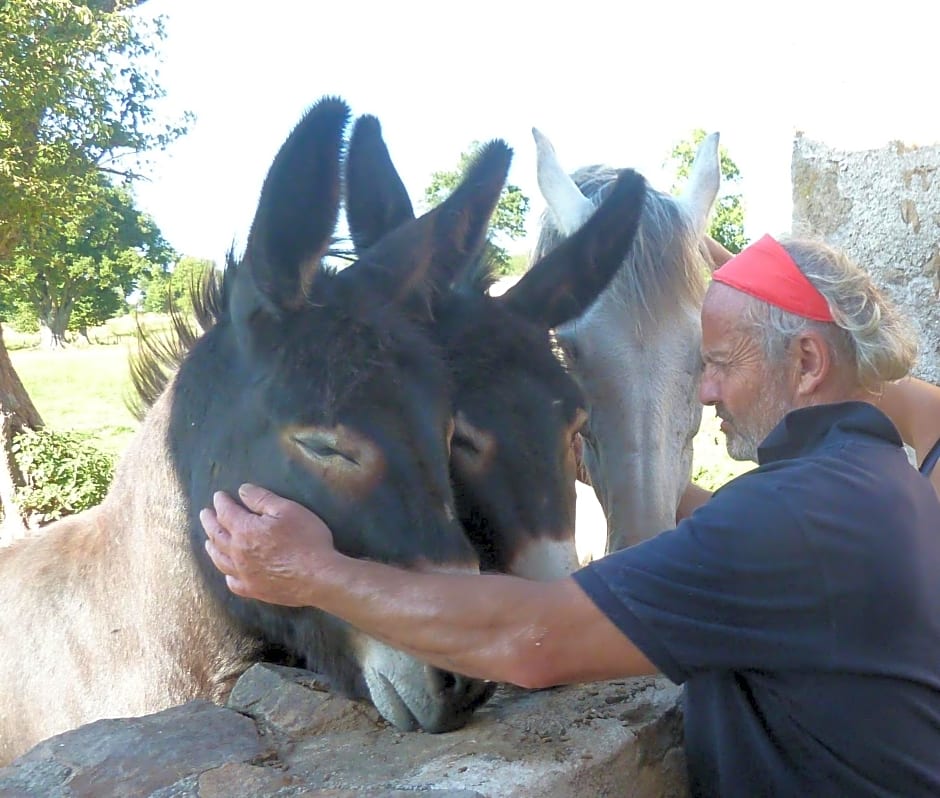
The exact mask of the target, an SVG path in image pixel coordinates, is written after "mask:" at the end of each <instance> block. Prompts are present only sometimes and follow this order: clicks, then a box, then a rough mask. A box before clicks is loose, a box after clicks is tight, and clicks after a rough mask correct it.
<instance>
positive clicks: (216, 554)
mask: <svg viewBox="0 0 940 798" xmlns="http://www.w3.org/2000/svg"><path fill="white" fill-rule="evenodd" d="M206 553H207V554H208V555H209V559H210V560H212V562H213V563H214V564H215V567H216V568H218V569H219V570H220V571H222V573H224V574H232V573H235V563H234V562H233V561H232V558H231V557H229V556H228V555H227V554H225V553H224V552H222V551H221V550H220V549H219V547H218V546H216V545H215V543H213V542H212V541H211V540H207V541H206Z"/></svg>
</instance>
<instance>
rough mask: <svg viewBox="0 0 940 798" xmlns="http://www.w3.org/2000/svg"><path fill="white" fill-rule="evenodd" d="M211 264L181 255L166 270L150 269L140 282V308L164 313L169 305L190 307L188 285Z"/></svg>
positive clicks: (211, 264) (199, 278)
mask: <svg viewBox="0 0 940 798" xmlns="http://www.w3.org/2000/svg"><path fill="white" fill-rule="evenodd" d="M214 268H215V263H213V262H212V261H211V260H205V259H203V258H193V257H190V256H188V255H187V256H184V257H182V258H180V259H179V260H178V261H177V262H176V265H175V266H173V267H172V268H171V269H168V270H161V271H157V272H154V273H153V274H152V275H151V276H150V277H149V278H148V279H146V280H144V281H142V283H141V292H142V294H143V299H142V300H141V302H140V309H141V310H143V311H145V312H147V313H168V312H169V311H170V308H171V307H174V308H176V309H177V310H180V311H183V312H189V311H190V310H192V298H191V292H192V288H193V287H195V286H197V285H198V284H199V281H200V280H201V279H202V277H203V275H205V274H206V273H207V272H210V271H211V270H212V269H214Z"/></svg>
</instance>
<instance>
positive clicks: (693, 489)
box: [676, 482, 712, 524]
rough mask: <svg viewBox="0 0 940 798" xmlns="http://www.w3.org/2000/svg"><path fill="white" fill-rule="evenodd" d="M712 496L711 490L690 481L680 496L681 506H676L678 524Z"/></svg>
mask: <svg viewBox="0 0 940 798" xmlns="http://www.w3.org/2000/svg"><path fill="white" fill-rule="evenodd" d="M711 497H712V494H711V491H709V490H705V488H700V487H699V486H698V485H696V484H695V483H694V482H690V483H689V484H688V486H687V487H686V489H685V492H684V493H683V494H682V496H681V497H680V498H679V506H678V507H677V508H676V523H677V524H678V523H679V522H680V521H681V520H682V519H683V518H688V517H689V516H690V515H692V513H694V512H695V511H696V510H697V509H698V508H699V507H701V506H702V505H703V504H705V502H707V501H708V500H709V499H710V498H711Z"/></svg>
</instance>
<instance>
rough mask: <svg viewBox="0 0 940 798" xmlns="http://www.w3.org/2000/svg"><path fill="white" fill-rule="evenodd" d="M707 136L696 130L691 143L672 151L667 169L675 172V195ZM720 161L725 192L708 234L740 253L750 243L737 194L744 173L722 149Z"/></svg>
mask: <svg viewBox="0 0 940 798" xmlns="http://www.w3.org/2000/svg"><path fill="white" fill-rule="evenodd" d="M706 135H707V134H706V133H705V131H704V130H701V129H697V130H694V131H692V135H691V136H690V137H689V138H688V139H686V140H684V141H681V142H679V143H678V144H677V145H676V146H675V147H673V150H672V153H671V155H670V156H669V159H668V160H667V162H666V166H667V167H668V166H670V165H671V166H672V167H673V168H674V170H675V175H676V185H674V186H673V189H672V190H673V192H675V191H677V190H678V188H677V186H678V184H680V183H684V181H685V180H686V178H688V176H689V173H690V172H691V170H692V161H693V160H694V159H695V152H696V150H698V146H699V144H701V143H702V140H703V139H704V138H705V136H706ZM718 157H719V165H720V170H721V184H722V189H723V190H722V192H721V194H720V195H719V197H718V199H717V200H716V201H715V207H714V210H713V211H712V218H711V223H710V225H709V228H708V234H709V235H710V236H711V237H712V238H714V239H715V240H716V241H717V242H718V243H720V244H721V245H722V246H724V247H725V249H727V250H729V251H730V252H740V251H741V250H742V249H743V248H744V247H745V246H746V245H747V243H748V242H747V237H746V236H745V235H744V204H743V202H742V197H741V194H740V192H737V191H736V189H737V181H738V180H739V179H740V177H741V172H740V170H739V169H738V165H737V164H736V163H735V162H734V161H733V160H732V159H731V156H730V155H728V151H727V150H726V149H725V148H724V147H722V146H719V148H718Z"/></svg>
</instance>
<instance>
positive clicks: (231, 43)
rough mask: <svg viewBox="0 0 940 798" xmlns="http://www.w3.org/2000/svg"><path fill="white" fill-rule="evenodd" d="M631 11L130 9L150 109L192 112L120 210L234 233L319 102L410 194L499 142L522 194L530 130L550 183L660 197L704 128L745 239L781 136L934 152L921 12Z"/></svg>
mask: <svg viewBox="0 0 940 798" xmlns="http://www.w3.org/2000/svg"><path fill="white" fill-rule="evenodd" d="M868 6H869V9H868V10H861V7H862V4H860V3H857V2H840V1H839V0H813V1H812V2H808V1H807V0H788V1H787V2H786V3H781V2H760V1H759V0H757V1H754V0H751V1H750V2H732V1H731V0H727V1H723V0H717V1H716V2H711V3H708V2H703V1H701V0H699V1H697V2H686V1H685V0H653V1H651V2H646V3H637V2H620V3H615V2H613V0H603V1H602V2H595V0H576V1H575V2H564V0H558V2H555V3H548V2H541V3H533V2H514V1H513V0H473V1H472V2H468V3H463V4H458V3H454V2H442V1H441V0H437V2H411V1H410V0H397V1H396V2H388V0H385V1H384V2H363V1H362V0H341V1H340V2H333V3H326V2H308V1H307V0H258V1H256V2H253V3H251V4H250V5H249V4H248V3H233V2H230V1H226V0H148V2H146V3H145V4H144V5H143V6H142V7H141V8H140V10H139V11H138V12H136V13H139V14H141V15H142V16H155V15H162V16H163V17H164V18H165V25H166V30H167V34H168V35H167V39H166V40H165V41H164V42H163V44H162V45H161V53H162V61H163V63H162V64H161V65H160V78H159V79H160V82H161V84H162V86H163V87H164V89H165V90H166V92H167V96H166V98H165V99H164V100H162V101H161V102H160V104H159V105H158V112H159V113H160V114H165V115H167V116H173V115H174V114H178V113H180V112H181V111H183V110H188V111H191V112H193V113H194V114H195V115H196V121H195V122H194V123H193V124H192V125H191V128H190V132H189V133H188V134H187V135H186V136H185V137H183V138H182V139H180V140H178V141H177V142H176V143H174V144H173V145H172V146H171V147H170V149H169V150H167V151H166V152H165V153H160V154H158V155H156V156H154V157H153V158H152V163H151V166H150V168H149V170H148V175H149V180H148V181H146V182H143V183H141V184H139V185H138V187H137V197H138V202H139V205H140V207H141V208H142V209H144V210H145V211H147V212H148V213H150V214H151V215H152V216H153V217H154V218H155V219H156V221H157V223H158V225H159V226H160V228H161V230H162V231H163V233H164V235H165V236H166V238H167V239H168V240H169V241H170V243H171V244H172V245H173V246H174V247H175V248H176V249H177V251H179V252H180V253H181V254H185V255H192V256H195V257H203V258H209V259H212V260H216V261H217V262H221V261H222V259H223V257H224V254H225V252H226V251H227V250H228V249H229V247H230V246H234V247H235V248H236V251H238V250H240V248H241V247H243V246H244V242H245V238H246V236H247V232H248V229H249V226H250V224H251V219H252V216H253V214H254V210H255V207H256V204H257V200H258V194H259V191H260V188H261V184H262V182H263V180H264V176H265V174H266V172H267V169H268V166H269V165H270V163H271V160H272V159H273V157H274V155H275V154H276V152H277V149H278V147H279V146H280V144H281V143H282V142H283V140H284V139H285V138H286V136H287V135H288V133H289V132H290V130H291V128H292V127H293V126H294V124H296V122H297V121H298V120H299V119H300V117H301V115H302V114H303V112H304V111H305V110H306V109H307V108H308V107H309V106H310V105H312V104H313V103H314V102H315V101H316V100H317V99H319V98H320V97H322V96H324V95H328V94H329V95H337V96H340V97H342V98H343V99H345V100H346V101H347V103H348V104H349V105H350V107H351V109H352V112H353V114H354V115H359V114H364V113H369V114H373V115H375V116H377V117H378V118H379V120H380V121H381V123H382V130H383V133H384V137H385V140H386V143H387V144H388V147H389V151H390V152H391V155H392V158H393V160H394V161H395V164H396V166H397V168H398V170H399V172H400V173H401V176H402V179H403V181H404V183H405V186H406V187H407V188H408V190H409V192H410V194H411V196H412V199H413V201H416V205H417V204H418V203H417V201H418V200H419V199H420V198H422V197H423V194H424V189H425V187H426V186H427V185H428V183H429V182H430V177H431V174H432V173H433V172H434V171H437V170H450V169H453V168H455V167H456V165H457V163H458V160H459V156H460V154H461V153H462V152H464V151H465V150H466V149H467V148H468V146H469V145H470V143H471V142H473V141H487V140H489V139H492V138H502V139H504V140H506V141H507V142H508V143H509V144H510V146H511V147H512V148H513V149H514V152H515V156H514V159H513V165H512V169H511V171H510V174H509V181H510V182H511V183H514V184H515V185H518V186H519V187H520V188H521V189H522V190H523V192H524V193H525V194H526V195H527V196H528V197H529V199H530V203H531V211H530V214H529V223H528V228H529V231H530V235H529V237H528V238H527V239H526V240H525V241H523V242H521V243H520V244H517V245H516V249H517V250H518V251H525V250H526V248H527V247H530V246H531V245H533V244H534V241H535V233H536V232H537V223H538V215H539V214H540V213H541V212H542V210H543V209H544V207H545V206H544V202H543V200H542V198H541V196H540V194H539V192H538V186H537V184H536V180H535V145H534V142H533V140H532V134H531V129H532V127H533V126H535V127H537V128H539V129H540V130H541V131H542V132H543V133H544V134H545V135H546V136H548V138H549V139H550V140H551V141H552V142H553V144H554V146H555V149H556V151H557V153H558V157H559V159H560V160H561V162H562V165H563V166H564V167H565V168H566V169H568V170H569V171H574V169H576V168H578V167H580V166H584V165H587V164H591V163H606V164H609V165H611V166H615V167H627V166H629V167H633V168H635V169H638V170H639V171H641V172H642V173H643V174H644V175H645V176H646V177H647V179H648V180H649V181H650V183H651V184H652V185H653V186H654V187H656V188H659V189H661V190H668V189H669V188H670V186H671V184H672V176H671V175H670V174H668V172H667V171H664V169H663V163H664V161H665V160H666V159H667V158H668V155H669V153H670V152H671V150H672V148H673V146H674V145H675V144H676V143H678V142H680V141H682V140H685V139H688V138H689V136H690V134H691V132H692V131H693V130H694V129H696V128H703V129H705V130H706V131H709V132H710V131H716V130H717V131H718V132H719V133H720V135H721V144H722V146H724V147H725V148H726V149H727V152H728V154H729V155H730V156H731V158H732V159H733V160H734V161H735V163H736V164H737V165H738V167H739V169H740V171H741V175H742V178H741V180H740V181H739V183H738V185H737V186H736V187H734V190H735V191H737V192H740V193H741V194H742V195H743V198H744V205H745V231H746V233H747V235H748V236H749V237H750V238H752V239H753V238H756V237H759V236H760V235H762V234H763V233H765V232H769V233H772V234H782V233H786V232H787V231H789V229H790V215H791V210H792V205H791V198H790V190H791V189H790V159H791V154H792V149H793V141H794V135H795V133H796V132H797V131H801V132H802V133H803V135H805V136H807V137H809V138H812V139H817V140H820V141H823V142H825V143H826V144H828V145H830V146H833V147H837V148H840V149H846V150H858V149H867V148H874V147H880V146H882V145H884V144H886V143H888V142H890V141H895V140H901V141H904V142H905V143H907V144H914V145H917V144H934V143H937V142H940V52H938V43H937V38H936V30H937V26H936V22H935V21H934V20H935V16H936V12H935V11H932V10H931V9H932V7H935V6H936V3H935V0H921V1H920V2H911V1H910V0H895V2H893V3H890V4H886V3H880V4H877V5H875V4H868Z"/></svg>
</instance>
